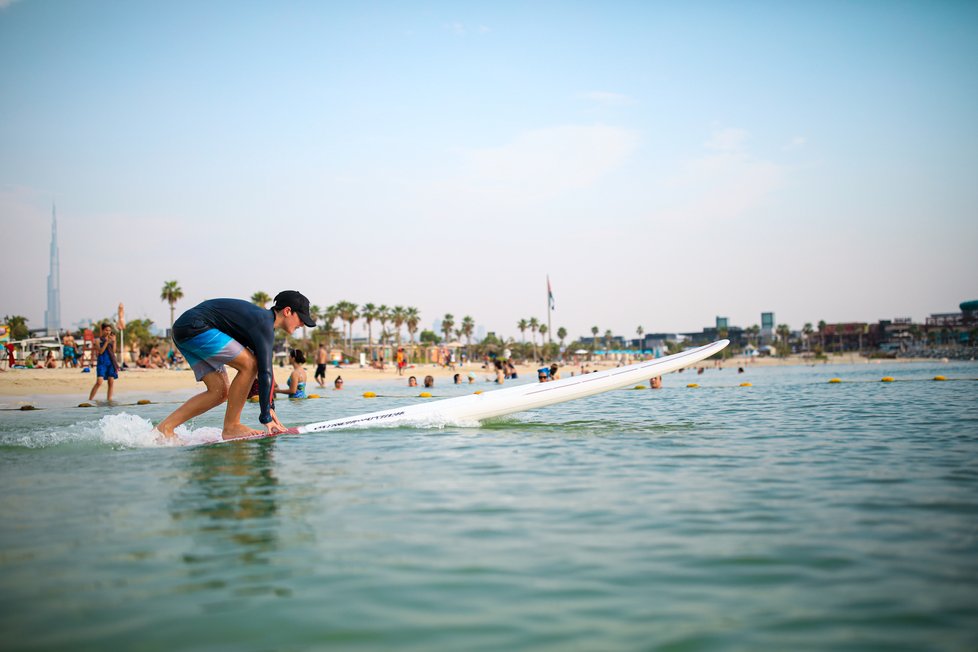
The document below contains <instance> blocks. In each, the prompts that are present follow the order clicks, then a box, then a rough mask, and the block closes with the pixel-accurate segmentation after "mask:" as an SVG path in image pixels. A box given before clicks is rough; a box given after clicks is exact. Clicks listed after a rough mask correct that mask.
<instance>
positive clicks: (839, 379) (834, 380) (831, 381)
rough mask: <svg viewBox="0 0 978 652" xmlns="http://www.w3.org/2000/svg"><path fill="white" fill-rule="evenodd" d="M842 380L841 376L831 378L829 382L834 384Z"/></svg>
mask: <svg viewBox="0 0 978 652" xmlns="http://www.w3.org/2000/svg"><path fill="white" fill-rule="evenodd" d="M841 382H842V379H841V378H829V383H830V384H833V385H834V384H835V383H841Z"/></svg>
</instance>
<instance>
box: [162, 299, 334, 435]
mask: <svg viewBox="0 0 978 652" xmlns="http://www.w3.org/2000/svg"><path fill="white" fill-rule="evenodd" d="M302 324H305V325H306V326H309V327H313V326H315V325H316V322H315V321H313V319H312V317H310V316H309V300H308V299H307V298H306V297H305V296H303V295H302V294H300V293H299V292H296V291H295V290H285V291H283V292H279V293H278V294H277V295H276V296H275V305H274V306H272V308H271V310H266V309H265V308H261V307H259V306H256V305H254V304H252V303H249V302H247V301H242V300H241V299H210V300H208V301H204V302H203V303H201V304H199V305H197V306H194V307H193V308H191V309H190V310H188V311H187V312H185V313H183V314H182V315H180V317H179V318H178V319H177V320H176V321H175V322H174V323H173V343H174V344H176V346H177V348H178V349H179V350H180V352H181V353H182V354H183V357H184V358H185V359H186V360H187V363H188V364H189V365H190V367H191V368H192V369H193V370H194V376H195V377H196V378H197V381H198V382H203V383H204V386H205V387H206V389H205V390H204V391H203V392H201V393H200V394H197V395H196V396H193V397H191V398H190V399H189V400H188V401H187V402H186V403H184V404H183V405H181V406H180V407H179V408H177V409H176V410H175V411H174V412H173V413H172V414H171V415H170V416H168V417H167V418H165V419H163V420H162V421H160V423H159V424H158V425H157V426H156V429H157V430H159V431H160V432H161V433H163V435H164V436H165V437H170V438H172V437H175V436H176V434H175V433H174V430H175V429H176V428H177V427H178V426H179V425H181V424H183V423H185V422H187V421H189V420H190V419H193V418H194V417H196V416H199V415H201V414H203V413H204V412H207V411H208V410H210V409H212V408H215V407H217V406H218V405H220V404H221V403H223V402H225V401H227V404H228V407H227V411H226V412H225V414H224V428H223V433H222V436H223V437H224V439H234V438H236V437H247V436H248V435H258V434H261V432H262V431H260V430H253V429H251V428H249V427H248V426H246V425H244V424H243V423H241V411H242V410H243V409H244V404H245V401H246V400H247V398H248V390H249V389H251V384H252V382H254V380H255V377H256V376H257V378H258V400H259V406H260V414H259V417H258V420H259V421H260V422H261V423H262V425H264V426H265V431H266V432H267V433H268V434H276V433H279V432H283V431H284V430H285V429H286V428H285V426H283V425H282V423H281V422H280V421H279V420H278V417H276V416H275V403H274V399H273V393H272V390H273V388H274V386H275V379H274V377H273V376H272V343H273V341H274V337H275V329H276V328H281V329H282V330H283V331H285V332H286V334H291V333H292V332H293V331H294V330H295V329H296V328H298V327H299V326H301V325H302ZM224 365H228V366H229V367H232V368H233V369H236V370H237V372H238V373H237V374H236V375H235V377H234V380H233V381H229V380H228V374H227V371H226V370H225V369H224Z"/></svg>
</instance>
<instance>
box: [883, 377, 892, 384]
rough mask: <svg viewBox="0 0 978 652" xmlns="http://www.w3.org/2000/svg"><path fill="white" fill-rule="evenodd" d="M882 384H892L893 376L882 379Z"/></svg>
mask: <svg viewBox="0 0 978 652" xmlns="http://www.w3.org/2000/svg"><path fill="white" fill-rule="evenodd" d="M880 382H884V383H892V382H893V376H883V377H882V378H880Z"/></svg>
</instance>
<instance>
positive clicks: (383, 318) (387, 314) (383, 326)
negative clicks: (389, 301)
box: [377, 303, 391, 346]
mask: <svg viewBox="0 0 978 652" xmlns="http://www.w3.org/2000/svg"><path fill="white" fill-rule="evenodd" d="M390 320H391V309H390V308H388V307H387V306H386V305H385V304H383V303H382V304H380V305H379V306H377V321H379V322H380V345H381V346H384V343H385V342H386V341H387V322H389V321H390Z"/></svg>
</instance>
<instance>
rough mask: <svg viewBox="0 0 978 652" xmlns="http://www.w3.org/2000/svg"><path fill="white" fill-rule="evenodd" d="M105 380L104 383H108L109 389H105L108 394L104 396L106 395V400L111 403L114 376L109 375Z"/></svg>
mask: <svg viewBox="0 0 978 652" xmlns="http://www.w3.org/2000/svg"><path fill="white" fill-rule="evenodd" d="M105 382H106V383H108V385H109V389H108V390H107V391H108V393H109V395H108V396H106V397H105V399H106V400H107V401H108V402H110V403H111V402H112V390H113V388H114V385H115V378H112V377H111V376H110V377H109V378H106V380H105Z"/></svg>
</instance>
